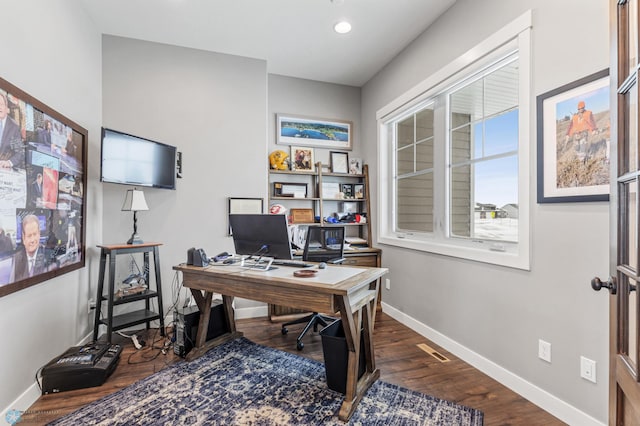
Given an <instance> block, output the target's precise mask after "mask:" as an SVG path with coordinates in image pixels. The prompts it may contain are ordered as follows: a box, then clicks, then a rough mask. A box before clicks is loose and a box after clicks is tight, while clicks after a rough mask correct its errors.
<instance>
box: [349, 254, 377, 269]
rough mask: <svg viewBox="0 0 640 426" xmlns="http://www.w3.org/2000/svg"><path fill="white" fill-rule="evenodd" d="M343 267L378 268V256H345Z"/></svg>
mask: <svg viewBox="0 0 640 426" xmlns="http://www.w3.org/2000/svg"><path fill="white" fill-rule="evenodd" d="M342 264H343V265H347V266H373V267H376V266H378V256H377V255H376V254H375V253H373V254H370V255H361V254H358V255H346V256H345V261H344V262H342Z"/></svg>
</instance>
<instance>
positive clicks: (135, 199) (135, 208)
mask: <svg viewBox="0 0 640 426" xmlns="http://www.w3.org/2000/svg"><path fill="white" fill-rule="evenodd" d="M143 210H149V206H147V202H146V200H145V199H144V192H142V191H138V190H137V189H129V190H127V195H126V197H125V199H124V204H123V205H122V211H123V212H133V234H131V238H129V241H127V244H142V243H143V242H144V241H142V238H140V235H138V218H137V216H136V215H137V213H138V212H139V211H143Z"/></svg>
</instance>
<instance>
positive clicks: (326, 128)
mask: <svg viewBox="0 0 640 426" xmlns="http://www.w3.org/2000/svg"><path fill="white" fill-rule="evenodd" d="M276 132H277V135H276V143H278V144H281V145H297V146H299V145H301V146H309V147H315V148H324V149H331V148H333V149H346V150H351V149H352V143H353V142H352V141H353V123H352V122H351V121H346V120H340V119H325V118H314V117H307V116H302V115H295V114H276Z"/></svg>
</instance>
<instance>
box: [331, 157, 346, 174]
mask: <svg viewBox="0 0 640 426" xmlns="http://www.w3.org/2000/svg"><path fill="white" fill-rule="evenodd" d="M329 157H330V159H331V173H344V174H347V173H348V172H349V154H347V153H346V152H339V151H331V152H330V153H329Z"/></svg>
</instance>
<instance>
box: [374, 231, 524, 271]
mask: <svg viewBox="0 0 640 426" xmlns="http://www.w3.org/2000/svg"><path fill="white" fill-rule="evenodd" d="M378 243H379V244H386V245H390V246H395V247H402V248H407V249H411V250H417V251H423V252H428V253H435V254H441V255H444V256H451V257H456V258H460V259H466V260H472V261H476V262H482V263H489V264H493V265H499V266H505V267H508V268H515V269H522V270H525V271H529V270H530V261H529V248H528V247H523V244H514V245H511V247H510V248H506V247H505V251H496V250H491V249H490V248H489V243H478V242H472V241H466V240H460V241H458V240H455V241H453V240H451V241H433V240H429V241H427V240H424V239H417V238H411V237H404V238H403V237H398V236H397V235H388V236H382V237H379V238H378Z"/></svg>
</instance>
